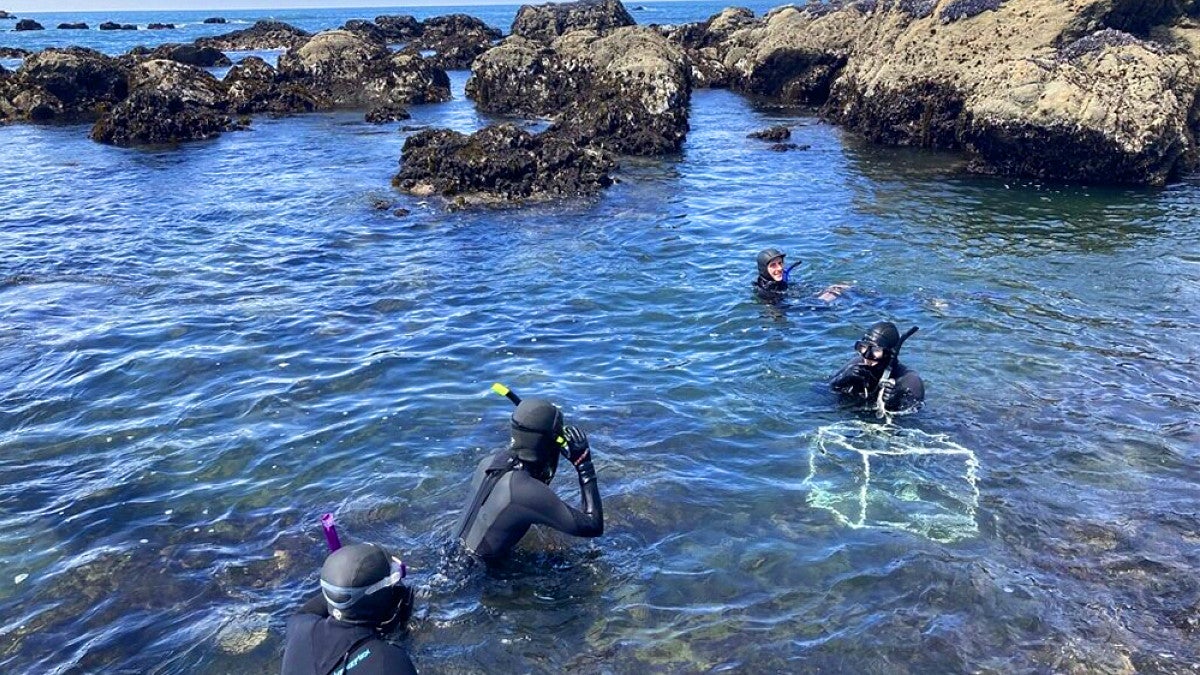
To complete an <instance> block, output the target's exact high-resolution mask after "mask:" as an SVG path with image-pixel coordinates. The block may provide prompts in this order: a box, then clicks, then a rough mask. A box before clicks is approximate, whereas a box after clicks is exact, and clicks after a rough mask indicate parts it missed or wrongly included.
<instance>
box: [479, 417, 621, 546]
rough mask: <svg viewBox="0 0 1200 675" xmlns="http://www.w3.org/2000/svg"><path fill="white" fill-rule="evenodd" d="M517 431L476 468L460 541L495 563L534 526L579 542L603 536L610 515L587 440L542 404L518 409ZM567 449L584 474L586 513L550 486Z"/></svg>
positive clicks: (514, 424) (581, 483) (581, 478)
mask: <svg viewBox="0 0 1200 675" xmlns="http://www.w3.org/2000/svg"><path fill="white" fill-rule="evenodd" d="M512 427H513V429H512V444H511V445H510V447H509V448H508V449H505V450H502V451H500V452H498V453H496V454H495V455H493V456H492V457H490V458H488V459H485V460H484V461H483V462H481V463H480V464H479V466H478V468H476V470H475V475H474V478H473V480H472V482H471V499H470V501H469V502H468V504H467V507H466V508H465V509H464V510H463V513H462V516H461V517H460V518H459V521H458V525H457V527H456V528H455V538H456V539H457V540H458V541H460V542H461V543H462V545H463V547H464V548H466V550H468V551H470V552H471V553H474V554H476V555H479V556H482V557H485V558H492V557H496V556H499V555H503V554H504V553H507V552H508V551H509V550H511V549H512V548H513V547H514V546H516V544H517V542H519V541H520V540H521V538H522V537H524V536H525V534H526V533H527V532H528V531H529V528H530V527H532V526H534V525H546V526H549V527H552V528H554V529H556V530H558V531H560V532H563V533H565V534H570V535H574V536H577V537H598V536H600V535H601V534H603V533H604V511H603V507H602V505H601V502H600V491H599V488H598V487H597V485H596V470H595V467H594V466H593V464H592V460H591V452H590V448H589V447H588V441H587V435H586V434H584V433H583V432H582V431H580V430H578V429H575V428H573V427H572V428H564V427H563V424H562V415H561V413H559V412H558V409H557V408H556V407H554V406H553V405H552V404H550V403H549V402H547V401H541V400H537V399H530V400H527V401H523V402H522V403H521V404H520V405H518V406H517V410H516V411H514V413H513V418H512ZM562 444H565V445H566V446H567V458H568V460H570V461H571V464H572V465H573V466H574V467H575V469H576V471H577V472H578V476H579V489H580V493H581V499H582V505H581V506H582V508H581V509H575V508H572V507H571V506H568V505H567V504H566V503H565V502H563V501H562V500H561V499H559V497H558V495H556V494H555V493H554V491H553V490H551V489H550V487H549V483H550V480H551V479H552V478H553V477H554V474H555V472H556V471H557V467H558V456H559V447H560V445H562Z"/></svg>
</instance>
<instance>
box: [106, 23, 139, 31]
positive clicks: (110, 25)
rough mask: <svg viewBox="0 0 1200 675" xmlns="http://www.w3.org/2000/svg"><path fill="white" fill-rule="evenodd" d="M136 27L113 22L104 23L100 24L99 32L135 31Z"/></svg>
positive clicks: (130, 24)
mask: <svg viewBox="0 0 1200 675" xmlns="http://www.w3.org/2000/svg"><path fill="white" fill-rule="evenodd" d="M137 29H138V28H137V26H136V25H134V24H132V23H116V22H113V21H105V22H104V23H102V24H100V30H137Z"/></svg>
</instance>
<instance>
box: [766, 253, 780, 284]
mask: <svg viewBox="0 0 1200 675" xmlns="http://www.w3.org/2000/svg"><path fill="white" fill-rule="evenodd" d="M767 274H770V275H771V279H772V280H773V281H783V258H782V257H780V258H772V259H771V262H769V263H767Z"/></svg>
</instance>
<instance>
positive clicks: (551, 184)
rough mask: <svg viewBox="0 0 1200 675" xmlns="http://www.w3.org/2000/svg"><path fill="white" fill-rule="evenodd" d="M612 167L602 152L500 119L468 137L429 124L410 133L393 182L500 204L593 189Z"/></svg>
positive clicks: (458, 200) (417, 191)
mask: <svg viewBox="0 0 1200 675" xmlns="http://www.w3.org/2000/svg"><path fill="white" fill-rule="evenodd" d="M615 168H616V163H615V162H614V161H613V160H612V159H611V158H610V157H608V156H607V155H606V154H605V153H603V152H600V151H598V150H594V149H591V148H581V147H580V146H578V145H577V144H576V143H575V142H574V140H572V139H567V138H563V137H561V136H559V135H557V134H555V133H553V132H550V131H547V132H543V133H541V134H537V135H533V134H530V133H529V132H527V131H524V130H522V129H519V128H518V127H516V126H514V125H511V124H501V125H496V126H491V127H487V128H485V129H482V130H480V131H477V132H475V133H474V134H471V135H470V136H468V135H465V134H461V133H459V132H457V131H450V130H448V129H434V130H429V131H423V132H421V133H419V134H416V135H414V136H411V137H409V138H408V140H407V141H405V143H404V150H403V155H402V159H401V168H400V173H399V174H397V175H396V177H395V178H394V179H393V181H392V182H393V184H395V185H396V186H397V187H398V188H400V189H401V190H403V191H405V192H408V193H410V194H414V195H418V196H429V195H441V196H443V197H447V198H451V199H452V200H453V203H455V204H458V205H471V204H493V205H499V204H511V203H520V202H527V201H542V200H546V199H553V198H558V197H564V196H571V195H589V194H593V193H595V192H597V191H599V190H600V189H602V188H604V187H606V186H608V185H610V184H612V178H611V176H610V175H609V174H610V172H611V171H613V170H614V169H615Z"/></svg>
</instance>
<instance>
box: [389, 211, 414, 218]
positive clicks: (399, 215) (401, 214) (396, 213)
mask: <svg viewBox="0 0 1200 675" xmlns="http://www.w3.org/2000/svg"><path fill="white" fill-rule="evenodd" d="M410 213H412V211H409V210H408V209H396V210H395V211H392V215H393V216H396V217H397V218H403V217H405V216H407V215H408V214H410Z"/></svg>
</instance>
